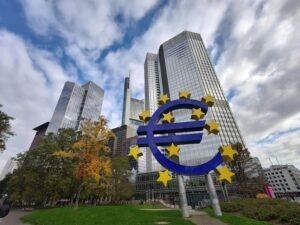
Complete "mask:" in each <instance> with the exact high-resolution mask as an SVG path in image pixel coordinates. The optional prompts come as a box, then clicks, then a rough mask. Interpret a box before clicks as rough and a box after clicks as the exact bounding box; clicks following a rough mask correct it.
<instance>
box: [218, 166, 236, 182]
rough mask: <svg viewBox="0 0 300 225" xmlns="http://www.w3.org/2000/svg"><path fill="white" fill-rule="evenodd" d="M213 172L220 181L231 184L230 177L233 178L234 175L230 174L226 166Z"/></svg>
mask: <svg viewBox="0 0 300 225" xmlns="http://www.w3.org/2000/svg"><path fill="white" fill-rule="evenodd" d="M215 172H216V173H217V174H218V175H219V179H220V180H221V181H225V182H227V183H229V184H230V183H231V182H232V180H231V177H232V176H234V173H233V172H231V171H230V170H229V169H228V167H227V166H224V167H223V168H217V169H216V170H215Z"/></svg>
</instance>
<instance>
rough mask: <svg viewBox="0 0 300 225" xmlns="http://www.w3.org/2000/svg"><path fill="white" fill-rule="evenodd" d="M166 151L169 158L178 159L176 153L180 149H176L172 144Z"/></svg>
mask: <svg viewBox="0 0 300 225" xmlns="http://www.w3.org/2000/svg"><path fill="white" fill-rule="evenodd" d="M166 150H167V151H168V152H169V157H172V156H173V155H174V156H177V157H179V155H178V153H179V150H180V148H178V147H177V145H175V144H174V143H172V144H171V146H169V147H167V148H166Z"/></svg>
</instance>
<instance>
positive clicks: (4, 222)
mask: <svg viewBox="0 0 300 225" xmlns="http://www.w3.org/2000/svg"><path fill="white" fill-rule="evenodd" d="M28 213H29V212H24V211H21V210H11V211H10V212H9V214H8V215H7V216H6V217H4V218H2V219H0V225H26V224H25V223H23V222H21V221H20V218H21V217H22V216H25V215H26V214H28Z"/></svg>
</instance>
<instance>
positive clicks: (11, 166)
mask: <svg viewBox="0 0 300 225" xmlns="http://www.w3.org/2000/svg"><path fill="white" fill-rule="evenodd" d="M17 168H18V163H17V161H16V160H14V159H13V158H10V159H8V160H7V161H6V164H5V166H4V168H3V169H2V172H1V174H0V181H1V180H3V179H4V178H5V176H6V175H7V174H9V173H12V172H13V171H14V170H15V169H17Z"/></svg>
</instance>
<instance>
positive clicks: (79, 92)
mask: <svg viewBox="0 0 300 225" xmlns="http://www.w3.org/2000/svg"><path fill="white" fill-rule="evenodd" d="M103 96H104V91H103V89H102V88H100V87H99V86H97V85H96V84H95V83H93V82H92V81H89V82H87V83H86V84H84V85H82V86H79V85H77V84H75V83H73V82H70V81H67V82H66V83H65V85H64V88H63V90H62V93H61V95H60V97H59V100H58V103H57V105H56V108H55V111H54V113H53V116H52V118H51V120H50V123H49V126H48V128H47V131H46V134H48V133H50V132H52V133H56V132H57V131H58V129H60V128H73V129H75V130H77V129H79V128H80V121H81V120H82V118H87V119H93V120H97V119H98V118H99V116H100V113H101V107H102V102H103Z"/></svg>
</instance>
